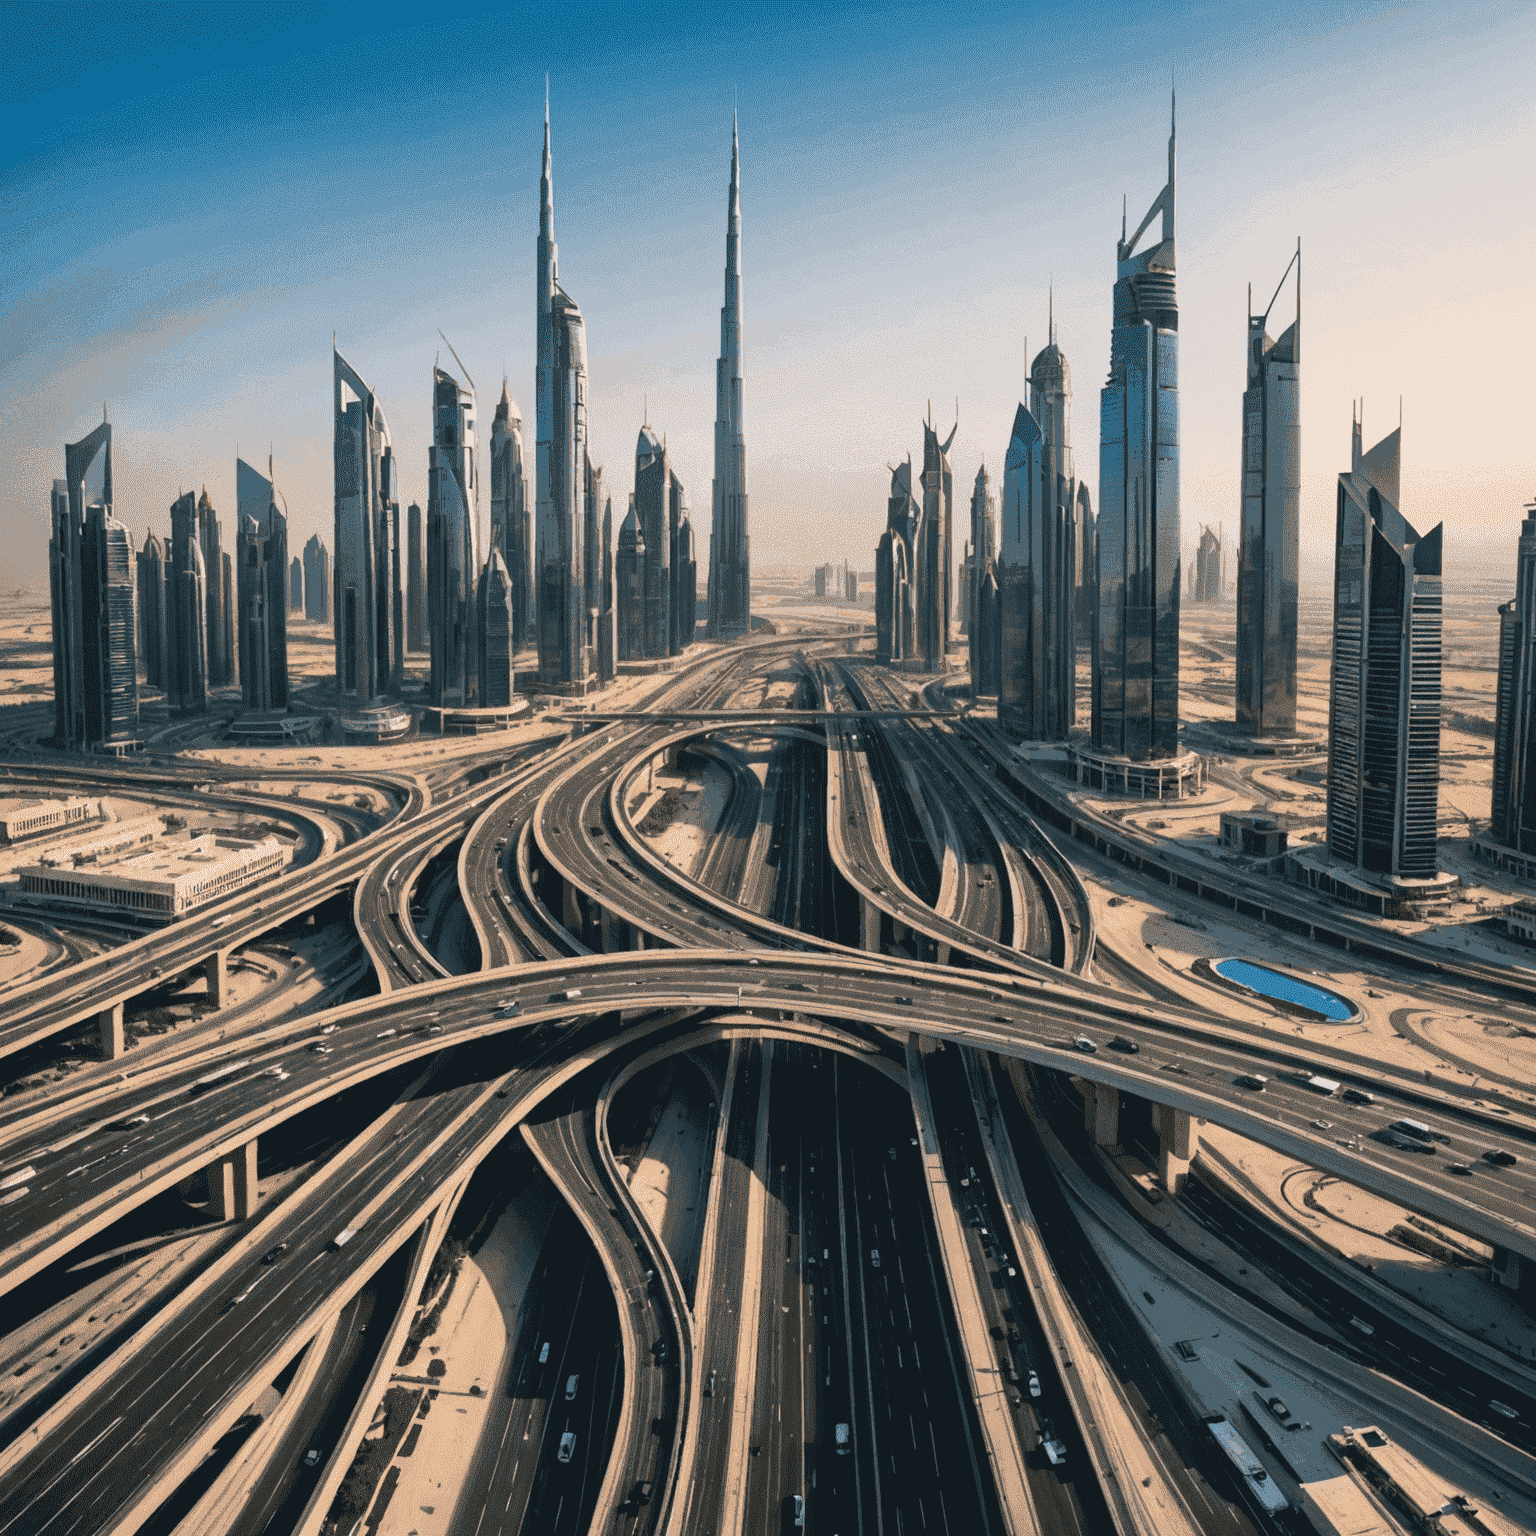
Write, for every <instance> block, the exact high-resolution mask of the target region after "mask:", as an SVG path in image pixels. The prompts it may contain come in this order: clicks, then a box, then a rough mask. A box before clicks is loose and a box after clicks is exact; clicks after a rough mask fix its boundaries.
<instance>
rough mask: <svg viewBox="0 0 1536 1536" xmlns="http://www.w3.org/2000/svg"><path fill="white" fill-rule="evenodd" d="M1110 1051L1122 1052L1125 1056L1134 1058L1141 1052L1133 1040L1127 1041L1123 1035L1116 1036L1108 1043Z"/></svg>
mask: <svg viewBox="0 0 1536 1536" xmlns="http://www.w3.org/2000/svg"><path fill="white" fill-rule="evenodd" d="M1109 1048H1110V1050H1112V1051H1124V1052H1125V1054H1126V1055H1127V1056H1136V1055H1139V1054H1140V1052H1141V1047H1140V1046H1139V1045H1137V1044H1136V1042H1135V1041H1134V1040H1127V1039H1126V1038H1125V1036H1124V1035H1116V1036H1115V1038H1114V1039H1113V1040H1111V1041H1110V1042H1109Z"/></svg>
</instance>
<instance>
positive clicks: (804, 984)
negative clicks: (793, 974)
mask: <svg viewBox="0 0 1536 1536" xmlns="http://www.w3.org/2000/svg"><path fill="white" fill-rule="evenodd" d="M784 990H785V991H786V992H814V991H815V990H816V988H815V987H813V986H812V985H811V984H810V982H808V981H786V982H785V983H784Z"/></svg>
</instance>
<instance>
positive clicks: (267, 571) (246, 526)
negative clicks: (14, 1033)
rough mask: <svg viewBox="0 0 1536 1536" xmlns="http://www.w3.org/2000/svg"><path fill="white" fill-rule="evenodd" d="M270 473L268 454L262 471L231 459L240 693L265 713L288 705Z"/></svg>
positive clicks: (280, 541) (280, 552) (282, 571)
mask: <svg viewBox="0 0 1536 1536" xmlns="http://www.w3.org/2000/svg"><path fill="white" fill-rule="evenodd" d="M271 473H272V462H271V460H270V459H269V460H268V461H267V473H266V474H265V475H263V474H262V473H261V472H260V471H259V470H257V469H254V468H252V466H251V465H249V464H247V463H246V462H245V460H244V459H239V458H237V459H236V460H235V508H236V511H235V522H236V530H237V531H236V538H235V553H236V557H237V561H238V566H239V569H238V573H237V576H236V581H235V607H236V610H237V612H238V614H239V627H238V643H239V650H240V698H241V703H242V705H243V707H244V708H245V709H247V710H254V711H258V712H263V713H265V712H269V711H274V710H285V709H287V708H288V602H287V594H286V593H285V591H284V586H285V584H286V581H287V575H288V519H287V518H286V517H284V516H283V514H282V513H281V512H280V511H279V510H278V506H277V500H276V497H275V495H274V493H273V489H272V478H271Z"/></svg>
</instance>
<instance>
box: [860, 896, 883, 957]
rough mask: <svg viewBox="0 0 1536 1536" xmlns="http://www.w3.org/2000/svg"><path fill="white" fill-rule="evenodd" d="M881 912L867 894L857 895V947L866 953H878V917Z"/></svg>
mask: <svg viewBox="0 0 1536 1536" xmlns="http://www.w3.org/2000/svg"><path fill="white" fill-rule="evenodd" d="M881 916H882V914H881V911H880V908H879V907H877V906H876V905H875V904H874V902H872V901H871V900H870V899H869V898H868V897H867V896H860V897H859V948H860V949H862V950H864V951H865V952H866V953H867V954H871V955H878V954H879V953H880V918H881Z"/></svg>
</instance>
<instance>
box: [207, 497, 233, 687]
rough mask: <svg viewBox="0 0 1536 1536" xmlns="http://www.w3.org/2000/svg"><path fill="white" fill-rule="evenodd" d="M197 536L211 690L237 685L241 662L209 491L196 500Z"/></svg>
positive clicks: (220, 535) (221, 535)
mask: <svg viewBox="0 0 1536 1536" xmlns="http://www.w3.org/2000/svg"><path fill="white" fill-rule="evenodd" d="M197 536H198V539H199V540H200V541H201V543H202V546H203V570H204V571H205V572H206V573H207V578H208V580H207V606H206V613H207V618H208V646H207V651H206V655H207V661H208V686H209V687H210V688H222V687H223V686H224V685H225V684H226V683H232V682H234V681H235V669H236V667H237V666H238V665H239V659H238V657H237V656H236V654H235V652H234V648H233V644H232V642H233V638H234V625H233V621H232V616H231V615H229V614H227V613H226V612H225V608H226V604H225V597H226V595H227V593H228V589H229V582H227V581H226V580H225V577H224V530H223V528H222V527H221V525H220V523H219V514H218V513H217V512H216V511H215V510H214V505H213V503H212V502H211V501H210V500H209V499H208V487H207V486H206V485H205V486H204V487H203V489H202V494H201V495H200V496H199V497H198V498H197Z"/></svg>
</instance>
